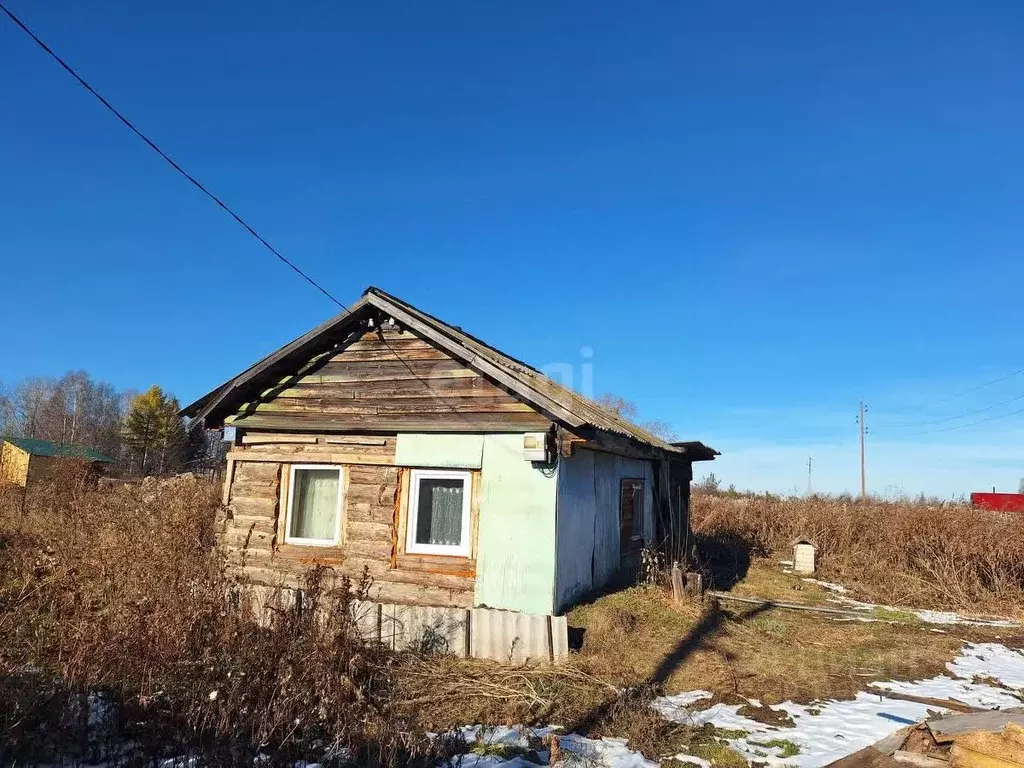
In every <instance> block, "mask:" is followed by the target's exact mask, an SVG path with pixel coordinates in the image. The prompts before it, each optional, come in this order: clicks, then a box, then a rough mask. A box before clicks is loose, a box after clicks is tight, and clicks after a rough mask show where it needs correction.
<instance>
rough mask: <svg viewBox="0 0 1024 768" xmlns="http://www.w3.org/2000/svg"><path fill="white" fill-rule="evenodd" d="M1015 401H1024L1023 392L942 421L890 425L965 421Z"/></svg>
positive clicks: (919, 425)
mask: <svg viewBox="0 0 1024 768" xmlns="http://www.w3.org/2000/svg"><path fill="white" fill-rule="evenodd" d="M1016 400H1024V392H1022V393H1021V394H1019V395H1015V396H1014V397H1009V398H1007V399H1006V400H1000V401H999V402H998V403H994V404H992V405H987V406H985V407H984V408H975V409H974V410H973V411H964V412H963V413H958V414H956V415H954V416H947V417H946V418H944V419H932V420H931V421H915V422H911V423H909V424H892V425H891V426H892V427H898V428H900V429H903V428H904V427H925V426H928V425H929V424H945V423H947V422H950V421H956V420H957V419H965V418H967V417H968V416H973V415H974V414H976V413H985V411H991V410H992V409H993V408H998V407H999V406H1001V405H1006V404H1007V403H1012V402H1014V401H1016Z"/></svg>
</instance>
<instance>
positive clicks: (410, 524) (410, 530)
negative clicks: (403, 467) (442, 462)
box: [405, 469, 473, 557]
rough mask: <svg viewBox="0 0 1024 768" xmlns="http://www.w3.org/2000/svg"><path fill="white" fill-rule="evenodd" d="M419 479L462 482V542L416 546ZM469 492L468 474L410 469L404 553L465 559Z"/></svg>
mask: <svg viewBox="0 0 1024 768" xmlns="http://www.w3.org/2000/svg"><path fill="white" fill-rule="evenodd" d="M421 480H461V481H462V543H461V544H458V545H452V544H419V543H417V541H416V523H417V522H418V519H419V513H420V481H421ZM472 493H473V479H472V475H471V473H469V472H459V471H452V470H440V469H414V470H413V471H412V478H411V480H410V483H409V512H408V515H407V516H406V517H407V520H406V525H405V527H406V537H405V551H406V552H407V553H408V554H411V555H450V556H452V557H469V553H470V539H471V538H472V531H471V530H470V509H471V508H472V507H471V502H470V498H469V497H470V496H471V495H472Z"/></svg>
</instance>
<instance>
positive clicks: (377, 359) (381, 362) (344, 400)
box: [232, 329, 551, 432]
mask: <svg viewBox="0 0 1024 768" xmlns="http://www.w3.org/2000/svg"><path fill="white" fill-rule="evenodd" d="M380 333H381V331H369V332H367V333H365V334H363V335H362V336H361V337H360V338H359V339H357V340H356V341H354V342H352V343H351V344H349V345H347V346H346V347H345V348H343V349H341V350H339V351H337V352H332V353H329V354H327V355H324V356H322V357H321V358H320V359H318V360H316V361H315V362H314V363H311V364H310V365H309V366H307V369H306V370H305V371H303V372H300V373H299V374H298V375H296V376H292V377H289V378H287V379H285V380H284V381H282V382H281V383H279V384H278V386H276V387H274V388H272V389H270V390H267V391H266V392H264V393H263V395H262V396H261V397H260V398H259V399H257V400H256V401H255V402H252V403H248V404H246V405H245V406H243V407H242V409H241V410H240V411H239V413H238V414H236V415H235V417H234V418H233V419H232V423H234V424H235V425H236V426H239V427H249V428H257V429H283V430H292V429H294V430H307V431H310V432H329V431H367V432H369V431H378V432H401V431H408V432H467V431H506V430H507V431H541V430H545V429H547V428H548V427H549V426H550V425H551V422H550V420H548V419H547V418H545V417H544V416H543V415H541V414H539V413H537V412H536V411H535V410H534V409H533V408H531V407H530V406H529V405H526V404H525V403H522V402H520V401H519V400H517V399H516V398H514V397H512V396H511V395H509V394H508V393H507V392H505V391H503V390H502V389H500V388H499V387H497V386H495V385H494V384H493V383H491V381H489V380H488V379H486V378H484V377H483V376H481V375H480V374H479V373H478V372H476V371H474V370H472V369H471V368H468V367H467V366H465V365H463V364H462V363H461V362H459V361H456V360H453V359H452V358H451V357H449V356H448V354H447V353H445V352H443V351H441V350H439V349H437V348H436V347H434V346H433V345H432V344H431V343H430V342H428V341H426V340H424V339H422V338H420V337H418V336H416V335H415V334H413V333H412V332H410V331H399V330H397V329H389V330H387V331H384V332H383V333H384V339H385V340H386V342H387V343H386V344H385V341H382V339H381V337H380V336H379V334H380ZM396 353H397V354H398V355H400V356H401V359H396V357H395V354H396Z"/></svg>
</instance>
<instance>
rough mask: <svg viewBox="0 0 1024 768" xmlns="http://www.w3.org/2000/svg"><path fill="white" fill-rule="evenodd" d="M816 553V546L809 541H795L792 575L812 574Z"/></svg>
mask: <svg viewBox="0 0 1024 768" xmlns="http://www.w3.org/2000/svg"><path fill="white" fill-rule="evenodd" d="M817 552H818V545H817V544H815V543H814V542H813V541H811V540H810V539H796V540H795V541H794V542H793V573H804V574H807V573H814V570H815V562H814V560H815V555H816V554H817Z"/></svg>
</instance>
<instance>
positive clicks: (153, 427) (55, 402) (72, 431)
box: [0, 371, 220, 476]
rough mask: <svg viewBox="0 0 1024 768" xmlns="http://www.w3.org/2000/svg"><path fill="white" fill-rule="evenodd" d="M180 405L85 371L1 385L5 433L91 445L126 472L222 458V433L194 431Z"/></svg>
mask: <svg viewBox="0 0 1024 768" xmlns="http://www.w3.org/2000/svg"><path fill="white" fill-rule="evenodd" d="M179 410H180V405H179V404H178V400H177V398H175V397H173V396H172V395H169V394H167V393H165V392H164V391H163V390H162V389H161V388H160V387H158V386H155V385H154V386H152V387H150V388H149V389H148V390H146V391H145V392H141V393H139V392H134V391H131V390H125V391H119V390H118V389H117V388H116V387H114V386H113V385H112V384H109V383H107V382H104V381H95V380H93V378H92V377H91V376H90V375H89V374H88V373H86V372H85V371H69V372H67V373H65V374H64V375H63V376H61V377H59V378H48V377H40V376H34V377H30V378H26V379H23V380H21V381H19V382H17V383H15V384H12V385H10V386H4V385H3V384H2V383H0V437H29V438H36V439H40V440H50V441H52V442H54V443H59V444H62V445H67V444H80V445H87V446H89V447H91V448H95V449H96V450H98V451H100V452H102V453H104V454H106V455H107V456H109V457H110V458H112V459H113V460H114V467H113V468H112V470H113V473H114V474H118V475H122V476H136V475H151V474H161V475H162V474H172V473H175V472H179V471H181V470H182V469H188V468H192V467H193V466H199V465H203V464H207V463H209V462H210V461H215V460H216V459H217V458H218V455H219V451H220V444H219V441H218V439H217V436H216V435H212V434H209V433H207V432H206V431H205V430H202V429H197V430H194V431H193V432H192V433H189V432H188V431H187V430H186V428H185V422H184V420H183V419H182V418H181V416H179V415H178V411H179Z"/></svg>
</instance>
